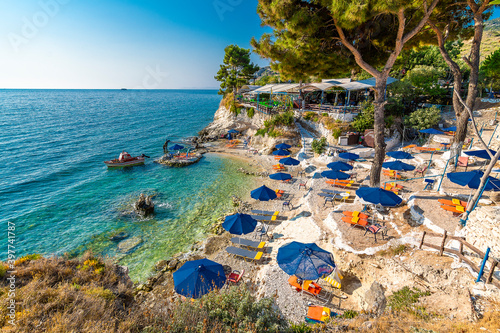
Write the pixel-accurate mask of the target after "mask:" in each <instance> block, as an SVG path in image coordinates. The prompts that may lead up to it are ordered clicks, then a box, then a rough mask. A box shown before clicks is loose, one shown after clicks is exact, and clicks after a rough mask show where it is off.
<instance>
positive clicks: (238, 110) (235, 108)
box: [229, 102, 241, 115]
mask: <svg viewBox="0 0 500 333" xmlns="http://www.w3.org/2000/svg"><path fill="white" fill-rule="evenodd" d="M229 110H230V111H231V113H234V114H235V115H239V114H240V113H241V108H240V107H238V105H237V104H236V103H235V102H233V103H231V108H230V109H229Z"/></svg>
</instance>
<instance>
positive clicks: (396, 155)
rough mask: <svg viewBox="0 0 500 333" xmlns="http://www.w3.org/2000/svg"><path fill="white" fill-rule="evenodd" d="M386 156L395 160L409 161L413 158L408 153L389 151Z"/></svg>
mask: <svg viewBox="0 0 500 333" xmlns="http://www.w3.org/2000/svg"><path fill="white" fill-rule="evenodd" d="M387 156H389V157H392V158H395V159H397V160H410V159H412V158H414V157H413V156H412V155H411V154H410V153H407V152H405V151H401V150H397V151H390V152H388V153H387Z"/></svg>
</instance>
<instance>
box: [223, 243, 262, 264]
mask: <svg viewBox="0 0 500 333" xmlns="http://www.w3.org/2000/svg"><path fill="white" fill-rule="evenodd" d="M226 252H227V253H229V254H232V255H234V256H236V257H241V258H243V260H245V261H247V260H248V261H259V260H260V259H261V258H262V255H263V254H264V252H256V251H250V250H245V249H242V248H239V247H234V246H228V247H226Z"/></svg>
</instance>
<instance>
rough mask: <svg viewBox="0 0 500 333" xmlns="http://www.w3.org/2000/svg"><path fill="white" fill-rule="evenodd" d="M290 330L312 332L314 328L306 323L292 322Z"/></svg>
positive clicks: (295, 332)
mask: <svg viewBox="0 0 500 333" xmlns="http://www.w3.org/2000/svg"><path fill="white" fill-rule="evenodd" d="M290 332H292V333H309V332H314V329H313V328H312V327H311V326H309V325H307V324H306V323H300V324H292V325H291V326H290Z"/></svg>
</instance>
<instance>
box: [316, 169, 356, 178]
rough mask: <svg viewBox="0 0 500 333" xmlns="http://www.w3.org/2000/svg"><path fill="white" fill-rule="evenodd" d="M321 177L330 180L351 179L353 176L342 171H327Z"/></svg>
mask: <svg viewBox="0 0 500 333" xmlns="http://www.w3.org/2000/svg"><path fill="white" fill-rule="evenodd" d="M321 176H323V177H325V178H328V179H349V178H350V177H351V176H350V175H348V174H347V173H344V172H342V171H334V170H326V171H323V172H322V173H321Z"/></svg>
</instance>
